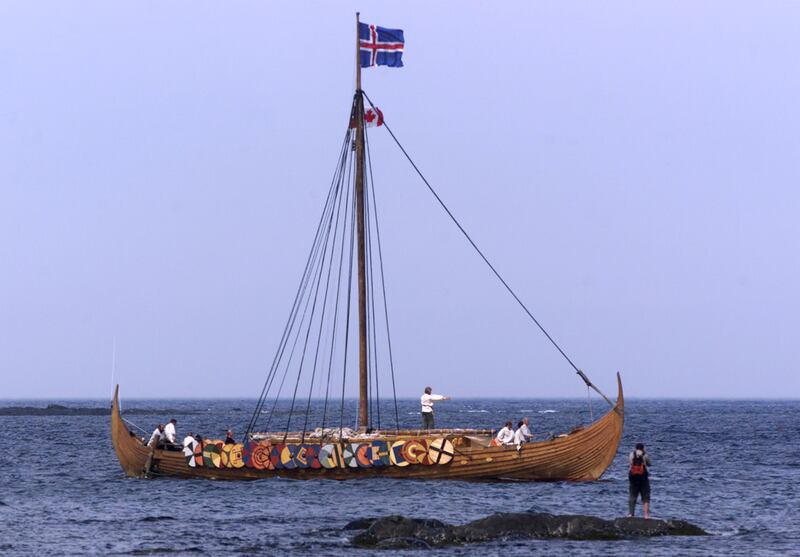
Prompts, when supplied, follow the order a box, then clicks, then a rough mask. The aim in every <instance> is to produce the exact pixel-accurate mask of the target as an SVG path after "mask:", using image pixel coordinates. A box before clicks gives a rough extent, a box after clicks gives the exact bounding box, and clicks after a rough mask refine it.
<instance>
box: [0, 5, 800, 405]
mask: <svg viewBox="0 0 800 557" xmlns="http://www.w3.org/2000/svg"><path fill="white" fill-rule="evenodd" d="M356 9H360V10H361V12H362V20H364V21H367V22H370V23H376V24H379V25H383V26H387V27H398V28H402V29H403V30H404V31H405V37H406V51H405V54H404V61H405V67H404V68H402V69H390V68H377V69H370V70H365V73H364V89H365V90H366V91H367V92H368V93H369V95H370V96H371V97H372V99H373V100H375V101H376V102H377V104H378V105H379V106H380V107H381V108H382V109H383V111H384V113H385V115H386V119H387V121H388V122H389V123H390V125H391V126H392V128H393V130H394V131H395V133H397V135H398V136H399V137H400V139H401V141H403V142H404V143H405V145H406V147H407V148H408V149H409V150H410V152H411V153H412V156H413V157H414V158H415V160H416V161H417V163H418V164H419V166H420V167H421V168H422V169H423V171H424V172H425V173H426V174H427V175H428V177H429V179H430V180H431V181H432V183H433V184H434V186H435V187H436V188H437V189H438V191H439V193H440V194H441V195H442V196H443V197H444V199H445V200H446V201H447V202H448V203H449V205H450V207H451V208H452V209H453V211H454V212H455V213H456V214H457V215H458V216H459V218H460V219H461V221H462V222H463V224H464V225H465V226H466V227H467V229H468V230H469V231H470V232H471V233H472V235H473V237H474V238H475V239H476V241H477V242H478V243H479V245H480V246H481V247H482V248H483V249H484V251H485V252H486V253H487V254H488V255H489V256H490V258H491V259H492V260H493V261H494V262H495V264H496V266H497V267H498V268H499V269H500V270H501V272H502V273H503V274H504V275H505V277H506V278H507V279H508V280H509V282H510V283H511V284H512V286H513V287H514V288H515V289H516V290H517V292H518V293H519V294H520V296H521V297H522V298H523V299H524V300H525V301H526V302H527V303H528V305H529V307H530V308H531V309H532V310H533V311H534V313H535V314H536V315H537V317H539V318H540V320H541V321H542V322H543V323H544V324H545V326H547V327H548V328H549V330H550V331H551V332H552V334H553V335H554V336H555V337H556V338H557V339H558V341H559V342H560V343H561V344H562V345H563V347H564V349H565V350H566V351H567V353H568V354H569V355H570V356H571V357H572V359H573V360H574V361H575V362H576V363H577V364H578V365H579V366H580V367H582V368H584V369H585V370H586V371H587V373H588V374H589V375H590V377H592V378H593V379H594V380H595V382H596V383H597V384H598V385H599V386H600V387H601V388H603V389H604V390H606V391H607V392H608V393H609V394H614V393H615V387H614V379H613V374H614V372H615V371H617V370H620V371H621V372H622V374H623V380H624V383H625V387H626V393H627V394H628V395H629V396H670V397H688V396H692V397H798V396H800V379H798V376H800V369H798V362H800V347H799V346H800V263H798V260H799V259H800V257H799V256H800V250H799V249H798V243H799V242H798V240H799V239H800V222H799V221H800V193H798V186H799V185H800V107H799V105H798V103H799V102H800V72H798V52H800V3H797V2H792V1H786V2H770V1H767V2H729V1H725V2H722V1H720V2H689V1H687V2H669V3H663V4H662V5H660V6H657V5H654V4H653V3H642V2H611V3H608V2H605V3H601V4H597V3H591V2H580V3H565V2H546V3H543V2H506V3H490V2H464V1H459V2H393V3H389V2H381V3H376V2H367V1H361V2H358V3H354V2H314V3H309V2H305V3H301V2H285V3H277V2H260V1H259V2H255V1H254V2H225V3H218V2H196V1H192V2H168V3H164V2H29V1H24V2H23V1H5V2H1V3H0V377H2V386H1V387H0V398H8V397H37V396H43V397H74V396H87V397H88V396H97V397H106V396H108V395H109V393H110V389H111V377H110V373H111V354H112V343H113V340H114V339H115V338H116V343H117V379H118V380H119V381H120V382H121V383H122V391H123V395H125V396H128V397H133V396H254V395H256V394H257V391H258V389H259V388H260V386H261V383H262V381H263V378H264V375H265V373H266V370H267V369H268V367H269V363H270V361H271V359H272V353H273V351H274V350H275V347H276V345H277V343H278V340H279V337H280V333H281V331H282V327H283V324H284V320H285V318H286V314H287V312H288V310H289V307H290V304H291V299H292V296H293V295H294V291H295V288H296V284H297V281H298V280H299V277H300V273H301V271H302V266H303V263H304V261H305V257H306V254H307V250H308V247H309V245H310V242H311V239H312V237H313V231H314V227H315V225H316V221H317V219H318V217H319V212H320V210H321V208H322V204H323V202H324V198H325V195H326V193H327V189H328V186H329V183H330V177H331V175H332V173H333V170H334V166H335V162H336V157H337V153H338V149H339V147H340V140H341V137H342V134H343V132H344V129H345V126H346V124H347V116H348V112H349V107H350V101H351V97H352V94H353V76H354V68H353V61H354V60H353V59H354V42H355V38H354V12H355V11H356ZM379 131H380V130H379ZM371 137H372V139H371V143H372V151H373V157H374V164H375V172H376V175H375V183H376V188H377V195H378V201H379V210H380V215H381V225H382V227H381V230H382V233H383V239H384V256H385V258H386V272H387V275H388V283H387V288H388V292H389V303H390V313H391V316H392V318H393V330H392V333H393V343H394V348H395V357H396V366H397V372H398V376H399V380H398V390H399V393H400V394H401V395H416V394H419V392H420V390H421V388H422V387H423V386H424V385H425V384H428V383H430V384H432V385H433V386H434V388H435V390H436V391H438V392H443V393H445V394H450V395H453V396H459V397H460V396H502V395H514V396H520V397H536V396H585V388H584V387H583V384H582V383H581V382H580V380H579V379H578V378H577V377H576V376H575V375H574V373H573V372H572V370H571V369H570V368H569V367H568V365H567V364H566V362H564V361H563V359H561V357H560V356H559V355H558V354H557V353H556V351H555V350H554V349H553V348H552V347H551V346H549V345H548V343H547V341H546V339H544V337H543V336H542V335H541V334H540V333H539V332H538V330H536V329H535V327H534V326H533V325H532V324H531V323H530V322H529V321H528V320H527V317H526V316H524V314H523V313H522V312H521V310H520V309H519V308H518V307H517V306H516V305H515V304H514V302H513V300H511V298H510V297H509V296H508V295H507V294H506V293H505V292H504V291H503V290H502V289H501V288H500V286H499V285H498V284H497V281H496V279H495V278H494V277H493V276H491V275H490V274H489V272H488V271H487V270H486V268H485V267H484V266H483V264H482V262H481V261H480V260H479V259H478V258H477V257H476V256H475V254H474V253H473V252H472V251H471V248H469V246H468V245H467V244H466V243H465V242H464V240H463V238H462V237H460V235H459V233H458V231H457V230H456V229H455V228H454V227H453V226H452V225H451V224H450V223H449V222H448V220H447V219H446V216H445V215H444V214H443V213H442V211H441V209H440V208H438V207H437V206H436V205H435V204H434V202H433V199H432V198H431V196H430V194H429V193H428V192H427V191H426V190H425V188H424V185H422V184H421V183H420V182H419V180H418V179H417V178H416V176H415V175H414V174H413V172H412V170H411V169H410V167H409V166H408V164H407V163H406V162H405V161H404V160H403V158H402V156H401V154H400V153H399V152H398V151H397V150H396V148H394V146H393V145H392V143H391V141H390V138H389V137H388V136H387V134H385V133H373V134H372V136H371Z"/></svg>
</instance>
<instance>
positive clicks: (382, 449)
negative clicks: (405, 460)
mask: <svg viewBox="0 0 800 557" xmlns="http://www.w3.org/2000/svg"><path fill="white" fill-rule="evenodd" d="M370 446H371V448H372V450H371V452H370V462H371V464H372V465H373V466H375V467H377V468H380V467H383V466H390V465H391V464H392V460H391V458H389V444H388V443H387V442H386V441H373V442H372V444H371V445H370Z"/></svg>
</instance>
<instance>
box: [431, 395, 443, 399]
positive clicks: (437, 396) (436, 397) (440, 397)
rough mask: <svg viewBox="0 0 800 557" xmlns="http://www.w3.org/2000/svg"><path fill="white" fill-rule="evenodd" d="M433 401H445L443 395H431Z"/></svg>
mask: <svg viewBox="0 0 800 557" xmlns="http://www.w3.org/2000/svg"><path fill="white" fill-rule="evenodd" d="M431 400H444V396H442V395H431Z"/></svg>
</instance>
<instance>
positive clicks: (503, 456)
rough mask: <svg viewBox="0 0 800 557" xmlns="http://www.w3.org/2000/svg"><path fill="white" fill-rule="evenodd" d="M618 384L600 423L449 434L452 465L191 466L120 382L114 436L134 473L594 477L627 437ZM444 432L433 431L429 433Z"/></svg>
mask: <svg viewBox="0 0 800 557" xmlns="http://www.w3.org/2000/svg"><path fill="white" fill-rule="evenodd" d="M617 386H618V391H619V392H618V396H617V403H616V404H615V405H614V407H613V408H612V409H611V410H610V411H609V412H608V413H607V414H605V415H604V416H603V417H601V418H600V419H598V420H597V421H596V422H594V423H593V424H591V425H589V426H587V427H585V428H583V429H580V430H578V431H575V432H573V433H570V434H569V435H567V436H565V437H558V438H555V439H552V440H549V441H538V442H534V443H528V444H526V445H524V446H523V448H522V450H520V451H518V450H517V449H516V447H513V446H511V447H508V446H506V447H487V446H484V444H483V443H476V442H474V441H473V440H471V439H470V436H469V434H468V433H467V435H465V434H464V433H463V432H461V433H459V434H457V435H450V436H447V437H449V438H450V439H451V440H452V442H453V444H454V445H455V456H454V458H453V459H452V461H450V462H449V463H448V464H435V465H422V464H416V465H413V466H404V467H399V466H384V467H379V468H378V467H374V468H373V467H370V468H329V469H328V468H320V469H292V470H286V469H283V470H258V469H254V468H246V467H242V468H204V467H190V466H189V465H188V464H187V462H186V459H185V457H184V456H183V454H182V453H180V452H175V451H164V450H152V449H150V448H149V447H147V446H146V445H145V444H144V442H143V441H142V440H141V439H139V438H138V437H136V436H134V435H133V434H132V433H131V432H130V431H129V430H128V427H127V426H126V425H125V423H124V422H123V421H122V417H121V416H120V412H119V399H118V394H119V387H117V389H116V391H115V393H114V400H113V403H112V411H111V439H112V441H113V444H114V450H115V451H116V453H117V458H119V462H120V464H121V465H122V469H123V470H124V471H125V473H126V474H127V475H128V476H131V477H158V476H173V477H184V478H208V479H216V480H255V479H260V478H268V477H274V476H283V477H287V478H295V479H318V478H326V479H336V480H348V479H357V478H369V477H376V476H380V477H386V478H410V479H430V480H445V479H448V480H518V481H559V480H568V481H591V480H596V479H598V478H599V477H600V476H601V475H602V474H603V473H604V472H605V471H606V469H607V468H608V467H609V465H610V464H611V462H612V461H613V460H614V457H615V456H616V454H617V449H618V447H619V443H620V439H621V438H622V427H623V423H624V413H625V401H624V398H623V394H622V381H621V379H620V377H619V374H617ZM442 436H443V435H442V434H432V435H430V436H429V437H431V438H434V437H442ZM424 438H425V435H401V436H399V437H398V436H394V435H391V434H387V435H386V436H385V437H382V439H385V440H387V441H397V440H404V439H424ZM353 441H354V442H357V440H353Z"/></svg>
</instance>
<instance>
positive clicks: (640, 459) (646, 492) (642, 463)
mask: <svg viewBox="0 0 800 557" xmlns="http://www.w3.org/2000/svg"><path fill="white" fill-rule="evenodd" d="M628 463H629V464H630V469H629V470H628V516H633V513H634V511H635V510H636V500H637V499H638V498H639V495H641V496H642V509H643V511H644V517H645V518H650V479H649V477H648V476H649V473H648V468H649V466H650V455H649V454H647V453H646V452H645V450H644V444H643V443H636V449H634V451H633V452H632V453H631V454H629V455H628Z"/></svg>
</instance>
